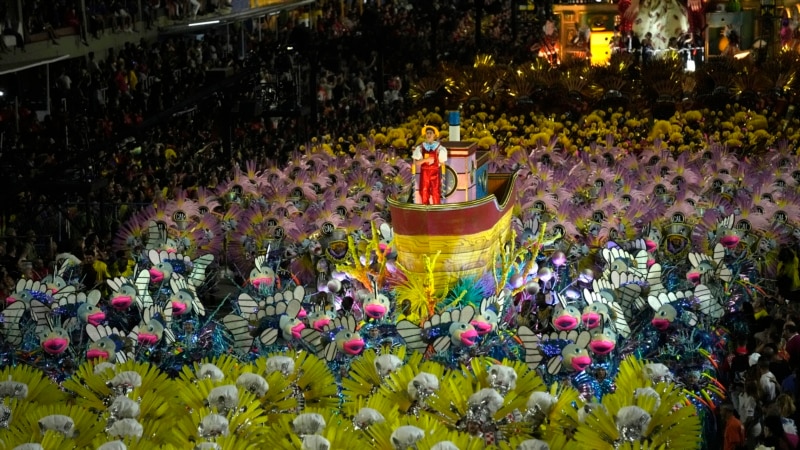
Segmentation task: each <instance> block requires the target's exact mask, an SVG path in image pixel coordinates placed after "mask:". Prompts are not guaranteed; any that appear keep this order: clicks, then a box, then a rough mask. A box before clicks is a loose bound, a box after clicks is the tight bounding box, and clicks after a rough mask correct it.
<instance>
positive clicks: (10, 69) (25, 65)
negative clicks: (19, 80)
mask: <svg viewBox="0 0 800 450" xmlns="http://www.w3.org/2000/svg"><path fill="white" fill-rule="evenodd" d="M69 58H70V56H69V55H61V56H55V57H52V58H41V59H34V60H28V61H19V62H15V63H9V64H0V75H8V74H10V73H16V72H21V71H23V70H28V69H33V68H34V67H39V66H44V65H46V64H53V63H57V62H59V61H64V60H65V59H69Z"/></svg>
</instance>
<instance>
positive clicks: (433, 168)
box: [411, 125, 447, 205]
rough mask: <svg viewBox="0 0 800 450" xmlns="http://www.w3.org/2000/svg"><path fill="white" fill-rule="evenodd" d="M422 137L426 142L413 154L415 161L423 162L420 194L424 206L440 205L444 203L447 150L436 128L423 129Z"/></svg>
mask: <svg viewBox="0 0 800 450" xmlns="http://www.w3.org/2000/svg"><path fill="white" fill-rule="evenodd" d="M422 135H423V136H425V142H423V143H421V144H419V145H418V146H416V147H415V148H414V152H413V153H412V154H411V158H412V159H414V161H422V163H421V164H420V166H419V167H420V174H419V194H420V197H421V199H422V204H423V205H428V204H430V205H438V204H440V203H441V202H442V198H441V192H442V169H443V164H444V163H445V161H447V149H446V148H445V147H444V146H443V145H442V144H440V143H439V130H438V129H437V128H436V127H433V126H430V125H426V126H424V127H422ZM415 164H416V163H415Z"/></svg>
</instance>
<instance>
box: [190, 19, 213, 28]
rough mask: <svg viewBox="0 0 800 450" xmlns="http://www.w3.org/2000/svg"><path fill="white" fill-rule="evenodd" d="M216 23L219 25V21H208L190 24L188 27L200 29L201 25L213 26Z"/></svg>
mask: <svg viewBox="0 0 800 450" xmlns="http://www.w3.org/2000/svg"><path fill="white" fill-rule="evenodd" d="M218 23H219V20H209V21H208V22H195V23H190V24H189V26H190V27H200V26H203V25H215V24H218Z"/></svg>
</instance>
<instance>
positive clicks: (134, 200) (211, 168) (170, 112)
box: [0, 0, 492, 277]
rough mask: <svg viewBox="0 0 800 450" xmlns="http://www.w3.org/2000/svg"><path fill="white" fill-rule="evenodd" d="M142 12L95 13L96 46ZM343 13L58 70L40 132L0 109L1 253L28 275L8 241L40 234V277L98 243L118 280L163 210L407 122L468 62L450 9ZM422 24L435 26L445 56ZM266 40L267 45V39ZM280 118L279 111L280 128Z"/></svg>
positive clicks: (442, 5) (406, 5) (81, 61)
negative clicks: (426, 81) (121, 243)
mask: <svg viewBox="0 0 800 450" xmlns="http://www.w3.org/2000/svg"><path fill="white" fill-rule="evenodd" d="M133 3H138V2H131V1H128V2H127V3H126V2H118V1H115V2H103V1H101V0H87V1H86V6H87V9H89V12H90V14H88V16H89V17H90V21H91V20H93V19H91V17H97V20H98V22H97V24H96V25H97V26H95V25H92V24H91V23H90V26H89V28H88V32H89V34H90V35H91V36H95V35H96V34H97V33H95V31H97V32H103V30H105V29H106V28H107V27H110V28H111V29H112V31H124V29H125V26H126V25H125V24H126V23H127V22H126V21H125V20H117V21H112V22H108V21H105V20H100V17H106V18H107V17H108V16H109V14H111V15H114V14H113V12H114V11H117V8H122V9H125V11H126V12H127V13H129V14H131V16H133V17H137V13H138V11H137V10H135V9H133V5H132V4H133ZM143 3H144V4H147V5H149V7H151V8H153V9H152V12H153V13H154V14H160V13H164V12H167V13H169V12H168V11H165V10H164V9H163V8H166V7H168V6H169V5H170V4H171V2H167V3H165V2H160V3H158V2H155V3H151V2H143ZM176 3H178V2H176ZM489 3H492V2H489ZM189 6H191V5H189ZM204 6H207V5H204ZM73 7H74V4H72V3H70V2H55V3H54V4H50V3H49V2H32V3H31V4H26V12H25V17H28V16H29V15H30V14H35V15H39V16H47V17H48V23H50V24H51V25H52V26H53V27H54V28H59V27H61V26H62V25H64V22H63V21H57V20H56V18H57V17H61V16H62V15H63V14H67V15H69V13H70V11H71V10H72V8H73ZM179 9H180V8H179ZM44 11H47V14H45V13H44ZM341 12H342V10H341V4H340V2H338V1H329V2H317V4H316V5H314V7H313V9H309V10H308V11H296V12H294V13H293V14H289V15H287V16H286V17H281V18H280V20H279V21H276V20H274V19H269V18H264V19H262V20H254V21H246V22H244V23H239V24H236V25H232V26H231V27H232V30H229V32H226V30H225V29H222V30H212V31H209V32H204V33H203V34H202V35H200V36H197V35H190V36H170V37H164V38H161V39H158V40H157V41H154V42H148V41H146V40H144V39H142V40H139V41H138V42H133V41H132V42H128V43H126V44H125V45H124V46H123V47H122V48H119V49H110V50H108V51H107V52H106V53H105V54H102V55H100V54H95V53H89V54H88V56H87V57H86V58H76V59H73V60H70V61H68V62H65V63H63V64H61V65H60V66H57V65H54V66H53V67H56V68H57V70H56V72H55V73H54V74H53V77H52V79H51V91H52V93H51V97H52V107H51V114H50V115H48V116H46V117H41V116H40V115H38V114H36V111H35V110H36V107H35V106H34V105H32V104H26V103H25V102H24V101H23V102H22V103H20V104H19V105H18V106H16V105H12V104H7V105H5V107H4V109H2V110H0V117H2V118H3V120H2V121H0V127H2V131H3V138H2V140H3V141H2V146H1V147H2V150H0V165H1V166H2V167H3V168H4V169H6V170H8V173H10V174H11V176H10V177H9V180H12V181H13V183H14V187H15V189H14V190H9V191H6V192H4V194H3V195H4V196H5V199H7V200H10V201H7V202H1V203H2V204H3V206H2V207H1V208H0V209H2V211H0V212H1V213H2V214H3V224H2V225H0V227H2V230H0V231H4V232H2V233H0V235H2V237H3V239H4V244H5V250H4V252H5V253H4V254H5V255H11V258H16V261H11V260H9V259H7V260H6V261H5V262H4V263H3V264H2V265H3V266H4V269H5V270H6V271H7V272H8V273H9V274H11V275H12V277H13V276H19V275H20V274H21V273H22V270H21V268H20V262H23V263H27V262H31V263H32V261H31V258H30V255H25V254H24V252H22V250H21V249H19V248H17V247H19V246H20V245H21V244H20V241H18V240H17V238H16V237H14V236H11V235H10V233H9V230H11V229H12V228H16V229H18V230H35V231H36V232H38V236H39V237H38V238H37V240H36V244H37V248H38V249H39V250H40V255H41V257H42V259H43V266H44V267H49V266H50V263H51V262H52V260H53V258H54V257H55V255H56V254H57V253H58V252H63V251H70V252H78V253H79V250H77V248H78V247H79V245H78V243H79V242H81V238H82V237H84V236H86V235H87V234H93V235H96V236H100V237H101V239H100V244H99V246H100V248H104V246H105V247H106V248H105V250H106V251H105V252H104V256H103V258H102V259H103V260H104V261H105V262H106V263H107V264H108V265H109V266H113V265H114V260H113V259H114V255H113V254H111V252H110V251H108V250H109V249H108V248H107V246H108V245H110V240H111V239H110V238H111V235H112V232H113V231H114V230H116V229H117V227H118V226H119V225H120V224H121V223H123V222H124V220H125V219H126V218H127V217H128V216H129V214H130V213H131V212H132V211H135V210H136V209H138V208H141V207H142V206H143V205H146V204H148V203H149V202H151V201H152V199H153V198H154V197H155V196H158V195H167V194H169V193H170V192H172V191H173V189H175V188H183V189H187V188H190V187H193V186H207V187H211V188H213V187H214V186H216V184H217V183H219V182H220V181H224V180H225V179H226V178H227V177H228V175H229V171H230V168H231V167H232V165H233V163H234V162H236V161H239V162H241V161H246V160H256V161H260V162H261V163H263V164H266V163H267V160H268V159H273V160H274V159H282V158H286V157H287V155H288V154H289V153H290V152H291V151H293V150H294V149H297V148H298V146H299V145H300V144H302V143H304V142H303V141H304V140H306V139H309V138H310V137H311V136H312V135H313V136H318V135H323V134H329V135H331V136H335V137H338V136H342V137H347V136H354V135H356V134H357V133H360V132H365V131H367V130H369V129H370V128H375V127H381V126H388V125H393V124H396V123H399V121H401V120H402V119H403V117H404V112H405V106H406V105H404V103H403V98H404V96H405V91H406V90H407V88H408V86H409V85H411V84H412V82H413V81H414V80H415V79H416V77H419V76H423V75H425V71H427V70H434V68H435V66H436V64H435V63H436V61H437V60H438V59H440V58H445V57H447V55H448V54H452V55H456V54H457V51H456V49H463V47H464V45H462V44H463V42H461V41H460V37H459V36H458V34H457V33H454V30H455V28H456V26H457V24H458V23H462V22H463V20H464V19H463V16H465V15H467V14H468V13H467V12H464V11H458V9H457V5H455V4H452V3H450V2H443V1H440V2H437V1H435V2H404V1H396V2H383V6H382V7H381V8H377V6H376V5H375V4H374V3H373V4H370V5H367V6H366V7H362V8H357V7H356V4H353V5H351V7H350V8H348V9H347V10H346V14H344V15H342V14H341ZM62 13H63V14H62ZM117 16H118V15H117ZM115 17H116V16H115ZM421 23H429V24H432V25H435V27H434V28H435V29H437V30H438V31H437V33H436V38H437V39H438V40H439V41H432V40H431V39H430V38H429V34H428V33H425V32H424V30H422V29H421V27H420V24H421ZM305 25H308V26H307V27H306V26H305ZM132 26H136V25H135V22H132ZM267 26H269V27H271V28H270V29H269V31H268V32H264V29H262V30H259V29H258V28H259V27H267ZM238 27H243V29H240V28H238ZM259 31H261V32H259ZM287 48H292V50H287ZM379 50H380V51H379ZM459 51H462V50H459ZM412 53H416V54H420V55H423V58H422V62H421V63H415V62H412V61H409V60H408V58H407V56H406V55H409V54H412ZM415 59H416V58H412V60H415ZM212 69H226V70H229V71H230V72H229V73H228V75H230V74H234V75H233V76H232V77H230V78H232V79H234V78H235V79H237V80H239V81H237V84H236V85H233V86H227V87H225V88H224V89H219V88H218V87H217V86H215V85H214V83H212V82H211V81H210V80H209V79H207V77H208V76H209V75H208V74H209V73H211V71H212ZM51 70H52V69H51ZM237 76H241V78H237ZM40 81H42V82H43V81H44V80H40ZM314 86H316V88H315V87H314ZM315 91H316V92H315ZM291 92H294V93H296V95H290V94H289V93H291ZM23 98H24V97H23ZM244 100H259V101H262V102H263V109H264V110H265V113H264V114H263V115H261V116H258V117H246V116H237V115H232V114H230V112H231V110H232V108H233V107H234V105H235V104H236V103H237V102H239V101H244ZM287 107H288V109H289V111H288V112H287ZM270 109H275V110H276V111H279V112H276V113H275V117H270V116H269V114H268V113H267V111H269V110H270ZM301 109H302V110H304V111H305V112H304V113H303V114H299V113H298V111H300V110H301ZM15 111H18V112H15ZM15 119H18V120H15ZM42 179H47V180H48V181H49V182H48V183H41V180H42ZM54 181H57V182H55V183H54ZM105 238H108V239H105ZM78 253H76V254H78ZM23 265H24V264H23ZM26 267H27V266H26Z"/></svg>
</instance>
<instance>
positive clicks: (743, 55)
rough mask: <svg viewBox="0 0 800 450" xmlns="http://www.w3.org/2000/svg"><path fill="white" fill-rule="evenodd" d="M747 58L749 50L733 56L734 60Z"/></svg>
mask: <svg viewBox="0 0 800 450" xmlns="http://www.w3.org/2000/svg"><path fill="white" fill-rule="evenodd" d="M748 56H750V50H746V51H743V52H739V53H737V54H735V55H733V57H734V58H736V59H745V58H747V57H748Z"/></svg>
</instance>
